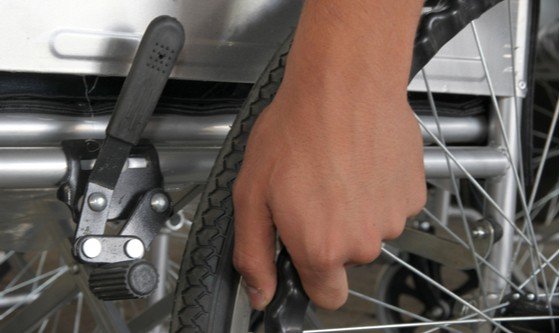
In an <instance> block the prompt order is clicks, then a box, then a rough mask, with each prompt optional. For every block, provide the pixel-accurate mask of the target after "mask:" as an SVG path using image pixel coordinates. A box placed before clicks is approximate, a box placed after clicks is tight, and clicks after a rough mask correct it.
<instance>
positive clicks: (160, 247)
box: [148, 233, 169, 333]
mask: <svg viewBox="0 0 560 333" xmlns="http://www.w3.org/2000/svg"><path fill="white" fill-rule="evenodd" d="M150 248H151V249H150V250H151V253H150V259H151V261H152V263H153V264H154V266H155V267H156V270H157V272H158V274H159V280H158V285H157V287H156V289H155V290H154V291H153V292H152V294H151V295H150V296H149V298H148V304H149V305H150V306H153V305H154V304H156V303H157V302H158V301H160V300H162V299H163V298H164V297H165V295H166V290H165V284H166V282H167V266H168V264H167V262H168V259H169V258H168V256H169V252H168V250H169V234H166V233H160V234H159V235H158V236H157V237H156V238H155V239H154V241H153V242H152V245H151V246H150ZM150 332H151V333H164V332H165V325H163V324H159V325H157V326H156V327H154V328H153V329H152V330H151V331H150Z"/></svg>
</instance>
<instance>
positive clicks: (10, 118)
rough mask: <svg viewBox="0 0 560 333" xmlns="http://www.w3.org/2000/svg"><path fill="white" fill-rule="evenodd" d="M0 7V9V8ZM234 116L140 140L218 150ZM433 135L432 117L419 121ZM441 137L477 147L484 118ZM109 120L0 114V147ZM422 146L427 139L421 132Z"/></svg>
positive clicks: (71, 135)
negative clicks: (209, 147) (215, 147)
mask: <svg viewBox="0 0 560 333" xmlns="http://www.w3.org/2000/svg"><path fill="white" fill-rule="evenodd" d="M0 6H1V5H0ZM234 118H235V115H211V116H186V115H155V116H153V117H152V119H151V120H150V122H149V123H148V126H147V127H146V130H145V131H144V133H143V135H142V137H143V138H145V139H149V140H150V142H152V143H154V144H157V145H179V144H180V145H186V146H189V147H201V146H202V147H208V146H221V145H222V143H223V141H224V139H225V137H226V135H227V133H228V132H229V129H230V126H231V124H232V123H233V120H234ZM420 118H421V119H422V121H423V122H424V123H425V125H426V127H427V128H428V129H429V130H431V131H432V132H433V133H437V131H436V122H435V120H434V118H433V117H429V116H422V117H420ZM439 120H440V126H441V130H442V134H443V135H444V137H445V140H446V142H448V143H459V142H460V143H462V144H467V143H480V142H483V141H484V140H486V136H487V131H488V126H487V121H486V118H485V117H484V116H477V117H440V119H439ZM108 122H109V116H92V117H78V116H67V115H49V114H32V113H19V114H16V113H0V147H41V146H58V145H60V143H61V142H62V141H63V140H83V139H97V140H101V139H104V138H105V129H106V127H107V124H108ZM422 136H423V138H424V142H425V143H426V144H432V143H433V140H432V139H431V137H430V136H429V135H428V134H427V133H426V132H425V131H423V133H422Z"/></svg>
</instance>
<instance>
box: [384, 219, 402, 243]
mask: <svg viewBox="0 0 560 333" xmlns="http://www.w3.org/2000/svg"><path fill="white" fill-rule="evenodd" d="M405 224H406V218H405V217H403V216H401V215H400V214H399V215H397V216H395V217H393V218H391V219H390V222H389V224H388V225H387V228H385V234H384V237H383V238H384V239H388V240H390V239H395V238H397V237H399V236H400V235H401V234H402V232H403V230H404V226H405Z"/></svg>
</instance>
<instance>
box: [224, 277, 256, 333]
mask: <svg viewBox="0 0 560 333" xmlns="http://www.w3.org/2000/svg"><path fill="white" fill-rule="evenodd" d="M243 284H244V283H243V279H242V278H240V279H239V284H238V285H237V292H236V296H235V303H234V305H233V311H232V316H231V317H232V318H233V319H232V321H231V327H230V329H229V331H230V332H231V333H247V330H248V328H249V324H250V322H251V304H250V303H249V297H248V296H247V292H245V288H244V286H243Z"/></svg>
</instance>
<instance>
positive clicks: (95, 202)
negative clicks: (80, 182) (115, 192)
mask: <svg viewBox="0 0 560 333" xmlns="http://www.w3.org/2000/svg"><path fill="white" fill-rule="evenodd" d="M88 206H89V208H91V210H93V211H95V212H100V211H102V210H103V209H105V207H107V198H106V197H105V195H104V194H103V193H99V192H95V193H92V194H90V196H89V198H88Z"/></svg>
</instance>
